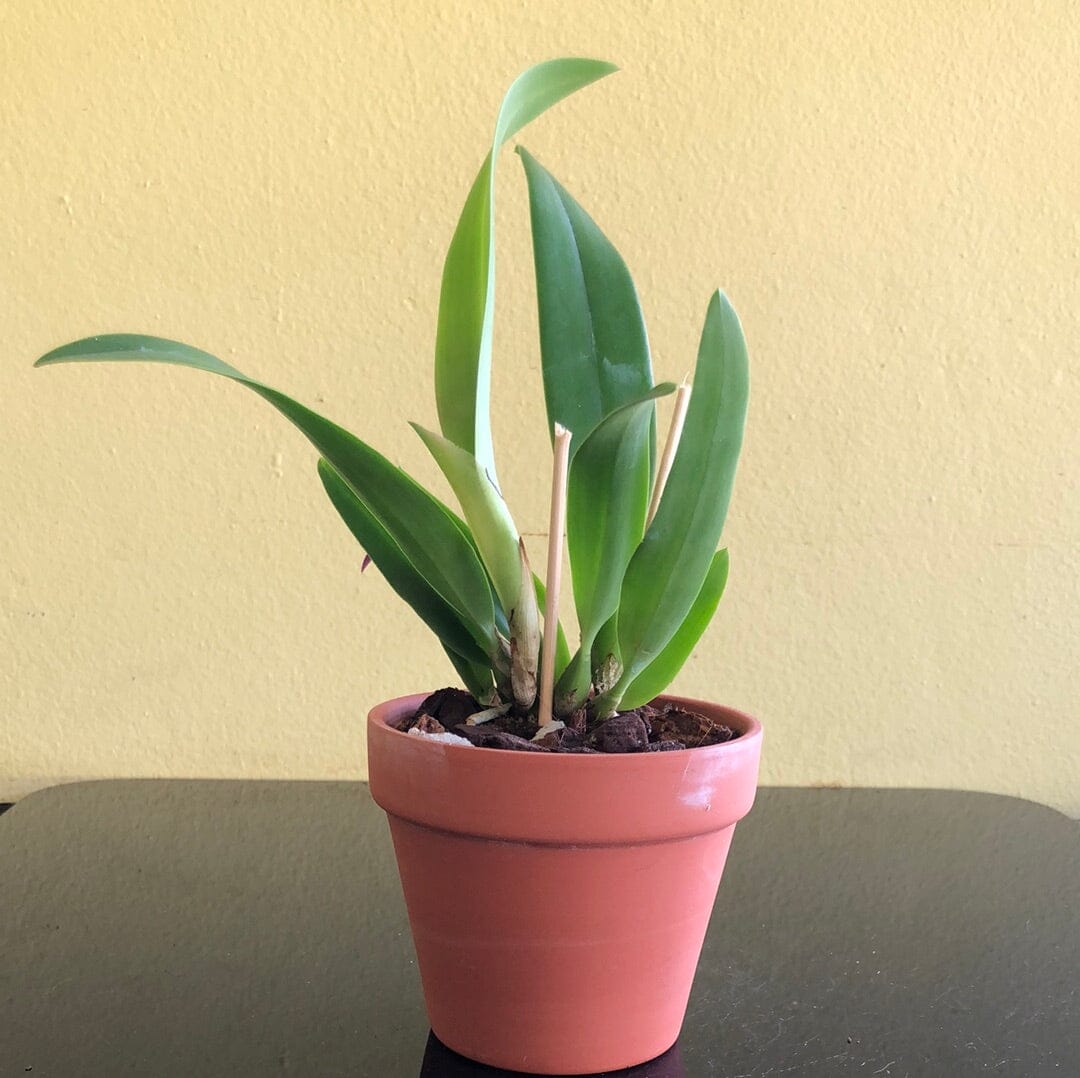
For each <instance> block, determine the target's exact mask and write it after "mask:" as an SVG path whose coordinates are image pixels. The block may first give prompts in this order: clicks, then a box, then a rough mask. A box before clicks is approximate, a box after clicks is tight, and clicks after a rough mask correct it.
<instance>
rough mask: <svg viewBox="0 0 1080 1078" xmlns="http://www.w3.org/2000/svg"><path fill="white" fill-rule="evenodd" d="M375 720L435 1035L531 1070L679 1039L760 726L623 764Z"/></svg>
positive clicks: (730, 717) (577, 1070) (612, 1062)
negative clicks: (406, 729)
mask: <svg viewBox="0 0 1080 1078" xmlns="http://www.w3.org/2000/svg"><path fill="white" fill-rule="evenodd" d="M423 699H424V695H423V694H421V695H418V696H410V697H402V698H400V699H398V700H391V701H389V702H387V703H385V704H381V705H379V706H378V707H376V708H374V709H373V710H372V712H371V713H370V715H369V717H368V761H369V773H370V783H371V793H372V796H373V797H374V799H375V801H376V802H377V803H378V804H379V805H380V806H381V807H382V808H383V809H385V811H386V812H387V815H388V817H389V820H390V831H391V835H392V836H393V841H394V849H395V852H396V854H397V861H398V870H399V872H400V874H401V883H402V888H403V890H404V893H405V902H406V905H407V907H408V912H409V922H410V924H411V926H412V932H413V940H414V943H415V945H416V953H417V959H418V962H419V967H420V976H421V980H422V982H423V986H424V996H425V1000H426V1003H427V1009H428V1016H429V1018H430V1020H431V1026H432V1029H433V1030H434V1032H435V1035H436V1036H437V1037H438V1038H439V1039H440V1040H441V1041H442V1042H443V1043H444V1044H446V1045H447V1046H448V1047H450V1048H452V1049H454V1050H455V1051H456V1052H460V1053H461V1054H462V1055H464V1056H468V1057H469V1058H470V1059H474V1060H477V1061H479V1062H482V1063H487V1064H489V1065H491V1066H495V1067H504V1068H506V1069H509V1070H519V1071H531V1072H533V1073H538V1074H587V1073H591V1072H595V1071H604V1070H616V1069H619V1068H622V1067H628V1066H633V1065H635V1064H638V1063H641V1062H644V1061H645V1060H649V1059H652V1058H654V1057H655V1056H658V1055H660V1054H661V1053H663V1052H665V1051H666V1050H667V1049H668V1048H670V1047H671V1045H672V1044H673V1043H674V1042H675V1040H676V1038H677V1037H678V1035H679V1029H680V1027H681V1025H682V1021H683V1016H684V1014H685V1011H686V1002H687V998H688V996H689V994H690V986H691V983H692V981H693V977H694V970H695V968H696V966H697V960H698V956H699V954H700V951H701V944H702V940H703V939H704V936H705V930H706V928H707V926H708V921H709V915H710V913H711V911H712V906H713V902H714V900H715V897H716V889H717V885H718V884H719V882H720V874H721V872H722V871H723V868H724V862H725V860H726V858H727V853H728V848H729V846H730V844H731V837H732V833H733V832H734V828H735V824H736V822H737V821H738V820H739V819H741V818H742V817H743V816H744V815H745V814H746V813H747V812H748V811H749V809H750V806H751V804H752V803H753V800H754V793H755V790H756V786H757V772H758V760H759V757H760V752H761V727H760V725H759V724H758V723H757V721H756V720H754V719H752V718H751V717H750V716H748V715H744V714H742V713H741V712H737V711H733V710H731V709H730V708H723V707H719V706H717V705H713V704H706V703H702V702H700V701H695V700H685V699H681V698H678V697H665V698H664V699H666V700H670V701H671V702H672V703H678V704H680V705H682V706H684V707H687V708H689V709H691V710H694V711H698V712H700V713H702V714H706V715H709V716H711V717H712V718H714V719H716V720H717V721H720V722H724V723H726V724H727V725H729V726H731V727H733V728H735V729H737V730H739V731H740V736H739V737H738V738H736V739H735V740H733V741H729V742H726V743H725V744H722V745H713V746H709V747H707V748H700V749H688V750H685V751H677V752H658V753H633V754H619V755H603V756H594V755H574V754H541V753H517V752H509V751H506V750H501V749H481V748H474V747H473V746H465V745H449V744H444V743H440V742H435V741H430V740H427V739H425V738H421V737H415V736H412V735H409V734H403V733H401V732H400V731H398V730H396V729H393V728H392V726H390V725H388V723H389V722H396V721H397V720H398V719H400V718H402V717H403V716H404V715H406V714H409V713H411V712H412V711H414V710H415V709H416V707H417V706H418V705H419V704H420V703H421V702H422V700H423Z"/></svg>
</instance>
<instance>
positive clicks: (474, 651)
mask: <svg viewBox="0 0 1080 1078" xmlns="http://www.w3.org/2000/svg"><path fill="white" fill-rule="evenodd" d="M319 478H320V479H321V480H322V484H323V487H324V488H325V490H326V493H327V495H328V496H329V498H330V501H331V502H332V503H333V506H334V508H335V509H336V510H337V511H338V514H339V515H340V517H341V519H342V520H343V521H344V522H345V525H346V527H347V528H348V529H349V531H351V532H352V534H353V536H354V537H355V538H356V541H357V542H358V543H359V544H360V545H361V546H362V547H363V548H364V551H365V553H366V554H367V555H368V556H369V557H370V558H371V560H372V561H373V562H374V563H375V567H376V568H377V569H378V570H379V572H380V573H382V575H383V576H384V577H385V578H386V582H387V583H388V584H389V585H390V587H391V588H393V589H394V591H395V592H396V593H397V594H398V595H399V596H400V597H401V598H402V599H404V600H405V602H406V603H408V604H409V606H411V607H412V608H413V610H414V611H415V612H416V613H417V614H418V615H419V616H420V617H421V618H422V619H423V621H424V624H425V625H427V627H428V628H429V629H431V631H432V632H433V633H434V634H435V635H436V636H437V637H438V638H439V641H440V642H441V643H442V645H443V646H444V647H445V648H446V649H447V650H448V651H451V652H453V653H454V655H456V656H457V657H458V658H460V659H463V660H465V662H466V663H468V664H470V666H473V667H484V666H486V664H487V657H486V656H485V655H484V653H483V652H482V651H481V650H480V648H479V647H478V646H477V644H476V643H475V642H474V641H473V639H472V637H471V636H470V634H469V630H468V629H467V628H466V627H465V625H464V624H463V623H462V621H461V618H460V617H459V616H458V614H457V612H456V611H455V610H454V609H453V607H451V606H450V604H449V603H447V602H446V600H445V599H443V597H442V596H441V595H439V593H438V592H437V591H436V590H435V589H434V588H433V587H432V586H431V585H430V584H429V583H428V582H427V581H426V580H425V579H424V578H423V577H422V576H421V575H420V574H419V573H418V572H417V571H416V569H415V568H413V565H412V563H411V562H410V561H409V559H408V558H406V557H405V555H404V554H403V553H402V551H401V548H400V547H399V546H398V545H397V543H395V542H394V540H393V539H392V538H391V536H390V533H389V532H388V531H387V530H386V529H385V528H384V527H383V526H382V525H381V524H380V523H379V522H378V520H377V519H376V518H375V516H374V515H373V514H372V512H371V510H370V509H368V507H367V506H366V505H365V504H364V503H363V501H361V499H360V498H358V497H357V496H356V493H355V492H354V491H353V489H352V487H350V486H349V484H348V483H346V482H345V480H344V479H342V478H341V476H340V475H339V474H338V473H337V471H336V470H335V469H334V466H333V465H332V464H330V462H329V461H327V460H326V459H325V458H323V459H321V460H320V461H319ZM470 677H474V675H473V674H472V673H470ZM490 687H491V672H490V670H488V672H487V683H486V685H485V684H484V682H483V680H482V679H478V680H475V681H474V684H470V685H469V686H468V688H469V691H470V692H473V693H474V695H475V690H476V689H479V690H480V691H484V690H485V689H486V688H490Z"/></svg>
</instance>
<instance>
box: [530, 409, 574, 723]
mask: <svg viewBox="0 0 1080 1078" xmlns="http://www.w3.org/2000/svg"><path fill="white" fill-rule="evenodd" d="M571 437H572V435H571V433H570V431H568V430H567V429H566V428H565V427H564V426H563V425H562V424H561V423H556V424H555V460H554V463H553V465H552V471H551V517H550V520H549V523H548V560H547V580H546V581H545V583H546V587H547V593H546V594H545V596H544V653H543V656H542V657H541V660H540V711H539V716H538V717H539V720H540V729H541V730H542V729H543V728H544V727H545V726H548V725H550V723H551V703H552V697H553V695H554V693H555V641H556V640H557V638H558V634H559V587H560V585H561V583H562V552H563V532H564V531H565V530H566V472H567V468H568V466H569V463H570V438H571Z"/></svg>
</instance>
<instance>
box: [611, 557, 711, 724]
mask: <svg viewBox="0 0 1080 1078" xmlns="http://www.w3.org/2000/svg"><path fill="white" fill-rule="evenodd" d="M727 578H728V552H727V551H726V550H718V551H717V552H716V553H715V554H714V555H713V560H712V562H711V563H710V565H709V571H708V573H707V574H706V575H705V582H704V583H703V584H702V585H701V590H700V591H699V592H698V594H697V598H696V599H695V600H694V605H693V606H691V607H690V613H689V614H687V615H686V617H685V618H684V619H683V623H682V625H680V626H679V628H678V629H677V630H676V631H675V635H674V636H673V637H672V638H671V639H670V640H669V641H668V643H667V646H666V647H665V648H664V650H663V651H661V652H660V654H659V655H657V656H656V658H655V659H653V661H652V662H651V663H649V665H648V666H646V667H645V669H644V670H642V672H641V673H640V674H638V676H637V677H636V678H634V680H633V681H632V682H631V683H630V687H629V688H628V689H627V690H626V692H625V693H623V696H622V700H620V701H619V707H621V708H622V709H623V710H624V711H629V710H630V709H631V708H635V707H640V706H641V705H642V704H647V703H648V702H649V701H650V700H652V699H653V698H654V697H657V696H659V695H660V694H661V693H662V692H663V691H664V690H665V689H666V688H667V687H668V686H669V685H670V684H671V683H672V681H674V680H675V675H676V674H678V672H679V671H680V670H681V669H682V667H683V663H685V662H686V660H687V659H688V658H689V657H690V654H691V652H693V650H694V648H695V647H697V643H698V641H699V640H700V639H701V634H702V633H703V632H704V631H705V629H706V628H707V626H708V624H709V622H710V621H711V620H712V616H713V614H715V613H716V608H717V606H719V605H720V597H721V596H722V595H723V594H724V586H725V585H726V584H727Z"/></svg>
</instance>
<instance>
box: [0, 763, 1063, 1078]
mask: <svg viewBox="0 0 1080 1078" xmlns="http://www.w3.org/2000/svg"><path fill="white" fill-rule="evenodd" d="M1078 854H1080V828H1078V827H1077V825H1076V824H1075V823H1074V822H1072V821H1070V820H1068V819H1066V818H1065V817H1063V816H1061V815H1059V814H1057V813H1055V812H1053V811H1052V810H1050V809H1047V808H1043V807H1041V806H1038V805H1034V804H1031V803H1029V802H1026V801H1018V800H1014V799H1011V798H1005V797H998V796H994V795H990V794H969V793H954V792H943V791H916V790H819V789H814V790H804V789H780V788H776V789H763V790H761V791H760V793H759V795H758V800H757V804H756V805H755V807H754V809H753V811H752V812H751V814H750V816H749V817H747V819H746V820H745V821H743V822H742V823H741V824H740V825H739V827H738V829H737V832H736V835H735V841H734V844H733V846H732V851H731V856H730V858H729V860H728V865H727V869H726V871H725V875H724V879H723V881H722V883H721V885H720V894H719V897H718V899H717V904H716V908H715V911H714V915H713V919H712V924H711V926H710V929H709V933H708V936H707V938H706V941H705V947H704V950H703V953H702V957H701V964H700V966H699V970H698V976H697V980H696V981H695V985H694V991H693V994H692V995H691V999H690V1006H689V1010H688V1012H687V1017H686V1023H685V1025H684V1028H683V1033H682V1036H681V1037H680V1040H679V1043H678V1044H677V1045H676V1047H675V1048H674V1049H673V1050H672V1051H671V1052H669V1053H668V1054H667V1055H666V1056H664V1057H662V1058H661V1059H660V1060H657V1061H654V1062H653V1063H650V1064H643V1065H642V1066H640V1067H637V1068H633V1069H632V1070H630V1071H623V1072H620V1073H622V1074H625V1075H634V1076H638V1078H646V1076H648V1078H698V1076H712V1075H715V1076H725V1078H758V1076H761V1078H765V1076H774V1078H775V1076H781V1075H793V1076H816V1075H822V1076H831V1075H846V1074H857V1075H866V1076H871V1075H876V1076H893V1078H904V1076H911V1078H916V1076H918V1078H925V1076H942V1078H954V1076H964V1075H969V1074H970V1075H976V1074H978V1075H986V1074H991V1075H999V1076H1009V1078H1039V1076H1042V1075H1060V1076H1069V1078H1075V1076H1077V1075H1080V983H1078V982H1080V972H1078V971H1080V912H1078V911H1080V857H1078ZM31 1068H32V1069H31ZM504 1073H509V1072H503V1071H495V1070H492V1069H490V1068H485V1067H479V1066H476V1065H474V1064H470V1063H468V1062H466V1061H464V1060H461V1059H460V1058H459V1057H457V1056H454V1055H453V1054H452V1053H449V1052H447V1051H446V1049H444V1048H442V1046H441V1045H439V1044H438V1042H437V1041H435V1040H434V1039H433V1038H430V1037H429V1033H428V1027H427V1022H426V1020H425V1017H424V1009H423V1001H422V998H421V995H420V985H419V979H418V976H417V971H416V964H415V957H414V954H413V950H412V944H411V942H410V939H409V932H408V923H407V920H406V916H405V910H404V905H403V902H402V897H401V890H400V886H399V884H398V881H397V876H396V871H395V868H394V862H393V853H392V849H391V845H390V839H389V833H388V830H387V827H386V823H385V820H384V818H383V816H382V813H381V812H380V810H379V809H378V808H377V807H376V806H375V805H374V804H373V803H372V801H371V799H370V797H369V795H368V792H367V787H366V786H364V785H362V784H360V783H315V782H310V783H308V782H220V781H151V780H146V781H141V780H140V781H109V782H97V783H82V784H76V785H72V786H61V787H55V788H53V789H50V790H45V791H42V792H40V793H38V794H34V795H32V796H31V797H29V798H27V799H26V800H25V801H21V802H19V803H18V804H17V805H16V806H15V807H14V808H13V809H11V810H10V811H9V812H7V813H5V814H4V815H2V816H0V1075H2V1076H5V1078H6V1076H7V1075H9V1074H10V1075H15V1074H19V1075H25V1074H32V1075H33V1078H73V1076H77V1078H83V1076H87V1078H89V1076H94V1075H110V1076H112V1075H132V1074H134V1075H150V1076H154V1078H169V1076H172V1075H184V1076H189V1075H191V1076H203V1075H205V1076H216V1075H223V1076H224V1075H228V1076H235V1075H249V1074H250V1075H281V1074H294V1075H313V1076H315V1075H318V1076H330V1075H350V1076H354V1078H398V1076H401V1078H405V1076H408V1078H416V1076H417V1075H421V1076H426V1078H435V1076H439V1078H442V1076H446V1078H454V1076H465V1075H487V1076H489V1078H490V1076H492V1075H496V1074H504Z"/></svg>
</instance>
